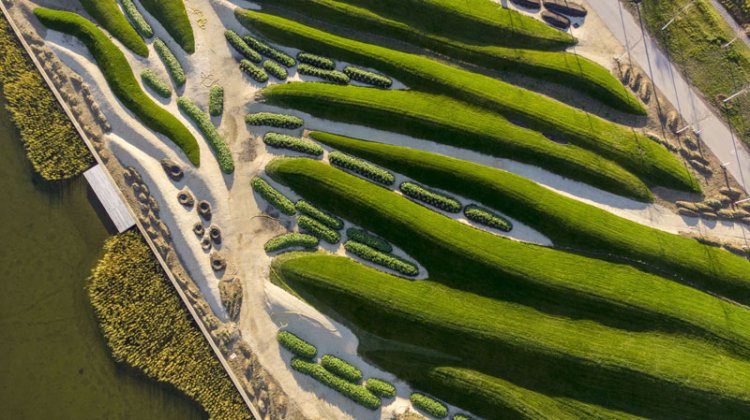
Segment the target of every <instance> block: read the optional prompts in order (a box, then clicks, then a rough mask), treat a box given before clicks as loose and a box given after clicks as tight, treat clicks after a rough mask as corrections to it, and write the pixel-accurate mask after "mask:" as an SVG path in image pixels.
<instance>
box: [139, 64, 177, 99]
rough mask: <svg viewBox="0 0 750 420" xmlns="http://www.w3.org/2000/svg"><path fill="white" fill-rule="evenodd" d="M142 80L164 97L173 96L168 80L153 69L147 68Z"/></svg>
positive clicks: (142, 74)
mask: <svg viewBox="0 0 750 420" xmlns="http://www.w3.org/2000/svg"><path fill="white" fill-rule="evenodd" d="M141 80H143V84H144V85H146V86H148V87H149V88H151V90H153V91H154V92H155V93H156V94H157V95H159V96H161V97H162V98H169V97H170V96H172V88H171V87H169V85H168V84H167V82H165V81H164V80H162V78H161V77H159V76H158V75H157V74H156V73H155V72H154V71H153V70H151V69H146V70H144V71H143V72H142V73H141Z"/></svg>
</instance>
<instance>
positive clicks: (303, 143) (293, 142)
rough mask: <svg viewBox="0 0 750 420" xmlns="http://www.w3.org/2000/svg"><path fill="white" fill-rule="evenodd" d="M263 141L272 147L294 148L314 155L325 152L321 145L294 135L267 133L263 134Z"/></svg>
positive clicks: (296, 150)
mask: <svg viewBox="0 0 750 420" xmlns="http://www.w3.org/2000/svg"><path fill="white" fill-rule="evenodd" d="M263 142H264V143H266V144H267V145H269V146H271V147H278V148H280V149H288V150H293V151H295V152H299V153H305V154H308V155H312V156H320V155H322V154H323V148H322V147H320V145H318V144H316V143H313V142H311V141H309V140H305V139H301V138H299V137H292V136H289V135H286V134H279V133H266V135H265V136H263Z"/></svg>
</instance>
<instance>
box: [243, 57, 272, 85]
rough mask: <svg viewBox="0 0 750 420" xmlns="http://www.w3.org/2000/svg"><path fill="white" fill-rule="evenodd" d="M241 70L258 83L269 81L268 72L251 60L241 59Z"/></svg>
mask: <svg viewBox="0 0 750 420" xmlns="http://www.w3.org/2000/svg"><path fill="white" fill-rule="evenodd" d="M240 70H242V71H243V72H245V73H247V75H248V76H250V77H251V78H252V79H253V80H255V81H256V82H258V83H265V82H267V81H268V75H267V74H266V72H265V71H263V69H261V68H260V67H258V66H256V65H255V64H253V63H252V62H251V61H250V60H242V61H240Z"/></svg>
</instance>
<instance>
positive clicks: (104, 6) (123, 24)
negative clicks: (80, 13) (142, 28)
mask: <svg viewBox="0 0 750 420" xmlns="http://www.w3.org/2000/svg"><path fill="white" fill-rule="evenodd" d="M80 3H81V5H82V6H83V8H84V9H85V10H86V12H87V13H88V14H89V15H91V17H92V18H94V20H95V21H96V22H97V23H99V25H101V26H102V27H103V28H105V29H106V30H107V31H109V33H110V34H112V36H113V37H115V38H117V39H118V40H120V42H122V44H123V45H125V46H126V47H127V48H128V49H129V50H131V51H133V52H134V53H136V54H138V55H140V56H141V57H148V47H147V46H146V43H145V42H143V38H141V37H140V35H138V32H136V30H135V28H134V27H133V25H131V24H130V23H129V22H128V20H127V19H126V18H125V15H123V14H122V12H121V11H120V8H119V7H118V5H117V0H80Z"/></svg>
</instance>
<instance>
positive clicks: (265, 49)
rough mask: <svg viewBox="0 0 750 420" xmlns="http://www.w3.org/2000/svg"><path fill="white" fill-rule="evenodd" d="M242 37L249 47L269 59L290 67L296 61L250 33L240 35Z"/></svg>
mask: <svg viewBox="0 0 750 420" xmlns="http://www.w3.org/2000/svg"><path fill="white" fill-rule="evenodd" d="M242 39H243V40H245V43H246V44H247V45H249V46H250V48H252V49H254V50H255V51H257V52H259V53H260V54H262V55H264V56H266V57H268V58H270V59H271V60H274V61H276V62H278V63H279V64H282V65H283V66H285V67H292V66H294V65H295V64H297V61H296V60H295V59H294V58H293V57H292V56H290V55H289V54H287V53H285V52H284V51H281V50H279V49H278V48H275V47H272V46H271V45H269V44H267V43H265V42H263V41H261V40H259V39H258V38H255V37H253V36H250V35H245V36H244V37H242Z"/></svg>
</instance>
